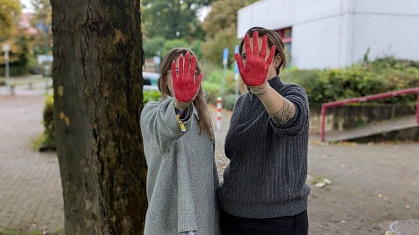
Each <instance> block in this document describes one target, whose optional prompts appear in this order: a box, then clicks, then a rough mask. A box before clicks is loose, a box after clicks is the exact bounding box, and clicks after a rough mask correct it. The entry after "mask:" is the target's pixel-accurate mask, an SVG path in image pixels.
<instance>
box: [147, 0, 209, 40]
mask: <svg viewBox="0 0 419 235" xmlns="http://www.w3.org/2000/svg"><path fill="white" fill-rule="evenodd" d="M211 2H212V0H175V1H169V2H168V1H166V0H143V1H142V4H143V6H144V9H143V19H142V21H143V23H144V26H145V34H146V35H147V37H148V38H153V37H156V36H163V37H164V38H166V39H168V40H170V39H185V40H187V41H189V42H190V43H191V42H192V41H193V40H194V39H203V36H204V33H203V31H202V28H201V22H200V21H199V20H198V17H197V11H198V10H199V9H200V8H201V7H202V6H209V5H210V4H211Z"/></svg>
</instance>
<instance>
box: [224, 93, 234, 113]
mask: <svg viewBox="0 0 419 235" xmlns="http://www.w3.org/2000/svg"><path fill="white" fill-rule="evenodd" d="M235 104H236V96H235V94H228V95H225V96H224V98H223V109H226V110H233V108H234V105H235Z"/></svg>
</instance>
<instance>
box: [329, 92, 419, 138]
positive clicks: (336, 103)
mask: <svg viewBox="0 0 419 235" xmlns="http://www.w3.org/2000/svg"><path fill="white" fill-rule="evenodd" d="M411 93H417V94H418V96H417V103H416V123H418V124H419V87H413V88H408V89H404V90H398V91H390V92H385V93H380V94H374V95H368V96H362V97H357V98H352V99H346V100H339V101H333V102H328V103H324V104H322V110H321V141H322V142H324V139H325V125H326V109H328V108H331V107H338V106H343V105H345V104H350V103H359V102H365V101H371V100H378V99H384V98H389V97H393V96H398V95H406V94H411Z"/></svg>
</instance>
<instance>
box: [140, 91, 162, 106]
mask: <svg viewBox="0 0 419 235" xmlns="http://www.w3.org/2000/svg"><path fill="white" fill-rule="evenodd" d="M160 98H161V97H160V92H159V91H151V90H150V91H143V103H144V105H145V104H147V103H148V102H152V101H159V100H160Z"/></svg>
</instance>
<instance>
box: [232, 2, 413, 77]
mask: <svg viewBox="0 0 419 235" xmlns="http://www.w3.org/2000/svg"><path fill="white" fill-rule="evenodd" d="M237 23H238V24H237V25H238V27H237V37H238V38H242V37H243V36H244V34H245V33H246V31H247V30H248V29H249V28H251V27H253V26H261V27H265V28H269V29H273V30H276V31H277V32H279V33H280V35H281V38H282V39H283V41H284V43H285V44H286V48H287V49H288V50H289V52H290V54H291V64H292V66H295V67H298V68H306V69H307V68H325V67H329V68H336V67H344V66H347V65H351V64H353V63H357V62H360V61H362V59H363V58H364V55H365V53H366V52H367V50H368V48H369V50H370V51H369V54H368V58H369V59H370V60H373V59H375V58H381V57H385V56H395V57H396V58H400V59H409V60H415V61H418V60H419V0H397V1H394V0H260V1H258V2H255V3H253V4H251V5H249V6H246V7H245V8H242V9H240V10H239V11H238V22H237Z"/></svg>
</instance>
